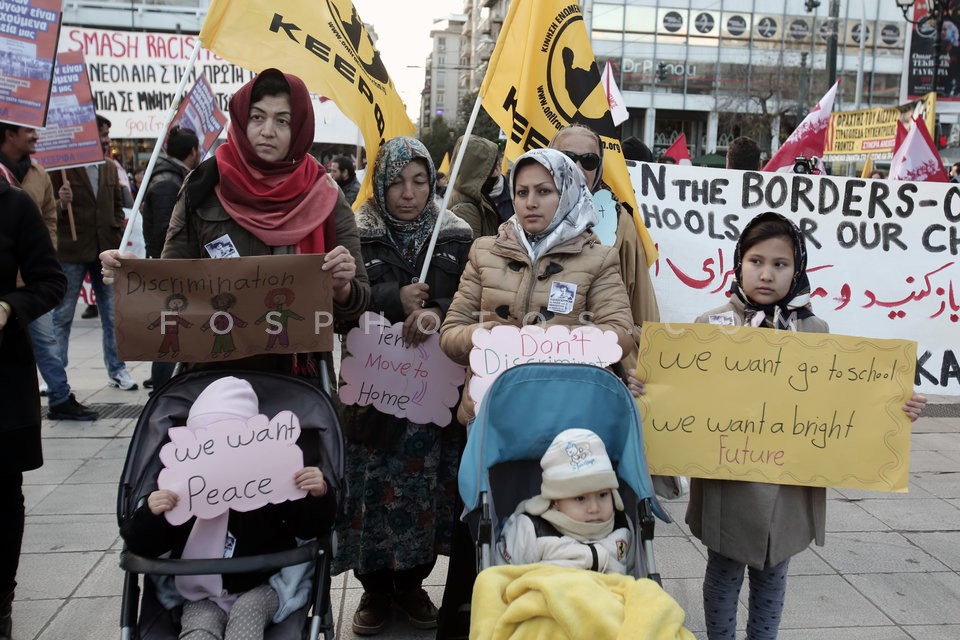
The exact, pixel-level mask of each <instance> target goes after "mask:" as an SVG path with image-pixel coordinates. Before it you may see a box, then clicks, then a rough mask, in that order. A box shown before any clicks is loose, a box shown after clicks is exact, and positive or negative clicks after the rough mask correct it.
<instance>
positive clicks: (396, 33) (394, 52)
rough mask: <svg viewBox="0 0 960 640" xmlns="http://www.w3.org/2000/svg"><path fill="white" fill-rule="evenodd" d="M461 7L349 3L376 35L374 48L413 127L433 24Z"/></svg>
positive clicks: (389, 0) (388, 0) (457, 2)
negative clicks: (401, 100)
mask: <svg viewBox="0 0 960 640" xmlns="http://www.w3.org/2000/svg"><path fill="white" fill-rule="evenodd" d="M463 4H464V2H463V0H439V1H433V2H409V1H403V0H353V6H354V7H356V9H357V13H358V14H360V19H361V20H363V21H364V22H366V23H368V24H372V25H373V26H374V29H375V30H376V32H377V38H378V39H377V49H379V50H380V56H381V58H382V59H383V63H384V65H386V67H387V71H388V72H389V73H390V77H391V78H392V79H393V82H394V84H395V85H396V87H397V91H398V92H399V93H400V97H401V98H402V99H403V102H404V104H406V105H407V113H408V114H409V115H410V119H411V120H413V122H414V124H416V122H417V120H418V115H419V113H420V92H421V91H422V90H423V73H424V70H423V63H424V60H426V57H427V55H428V54H429V53H430V50H431V47H432V42H431V40H430V30H431V29H432V28H433V22H434V20H438V19H440V20H442V19H444V18H446V17H447V16H449V15H450V14H457V13H461V12H462V11H463Z"/></svg>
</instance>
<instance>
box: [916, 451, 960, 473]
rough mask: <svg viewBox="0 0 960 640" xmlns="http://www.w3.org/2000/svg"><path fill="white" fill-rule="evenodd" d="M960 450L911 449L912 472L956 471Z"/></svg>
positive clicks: (959, 459)
mask: <svg viewBox="0 0 960 640" xmlns="http://www.w3.org/2000/svg"><path fill="white" fill-rule="evenodd" d="M958 462H960V451H916V450H914V451H911V452H910V472H911V473H918V472H922V471H956V470H957V469H958Z"/></svg>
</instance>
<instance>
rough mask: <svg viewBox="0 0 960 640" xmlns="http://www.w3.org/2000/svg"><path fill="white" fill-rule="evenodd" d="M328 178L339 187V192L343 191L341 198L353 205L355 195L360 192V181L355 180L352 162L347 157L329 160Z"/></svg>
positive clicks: (354, 168) (355, 170)
mask: <svg viewBox="0 0 960 640" xmlns="http://www.w3.org/2000/svg"><path fill="white" fill-rule="evenodd" d="M330 177H331V178H333V179H334V180H335V181H336V183H337V184H338V185H340V190H341V191H343V197H345V198H346V199H347V202H349V203H350V204H351V205H353V202H354V200H356V199H357V194H358V193H359V192H360V181H359V180H357V168H356V167H355V166H354V164H353V160H351V159H350V158H348V157H347V156H337V157H336V158H334V159H333V160H331V161H330Z"/></svg>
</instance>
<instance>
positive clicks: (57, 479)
mask: <svg viewBox="0 0 960 640" xmlns="http://www.w3.org/2000/svg"><path fill="white" fill-rule="evenodd" d="M83 464H84V461H83V460H82V459H77V458H72V459H69V460H57V459H54V460H50V459H47V460H44V461H43V466H42V467H40V468H39V469H34V470H33V471H27V472H26V473H24V474H23V484H24V485H31V484H61V483H63V482H64V481H65V480H66V479H67V478H69V477H70V475H71V474H72V473H73V472H74V471H76V470H77V469H79V468H80V467H81V466H83Z"/></svg>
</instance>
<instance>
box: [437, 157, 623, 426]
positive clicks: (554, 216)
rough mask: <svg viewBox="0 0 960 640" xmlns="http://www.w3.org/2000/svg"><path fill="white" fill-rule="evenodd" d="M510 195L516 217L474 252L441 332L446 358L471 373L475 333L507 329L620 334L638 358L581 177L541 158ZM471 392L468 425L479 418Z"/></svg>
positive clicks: (519, 170)
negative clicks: (499, 327)
mask: <svg viewBox="0 0 960 640" xmlns="http://www.w3.org/2000/svg"><path fill="white" fill-rule="evenodd" d="M510 191H511V196H512V198H513V204H514V209H515V211H516V214H515V215H514V216H513V217H512V218H510V219H509V220H507V221H506V222H504V223H503V224H502V225H500V229H499V231H498V233H497V235H496V236H487V237H483V238H479V239H477V240H476V241H474V243H473V246H472V248H471V249H470V257H469V260H468V262H467V267H466V269H465V270H464V272H463V277H462V278H461V279H460V289H459V290H458V291H457V295H456V296H455V297H454V299H453V303H452V304H451V305H450V309H449V310H448V311H447V316H446V319H445V320H444V322H443V326H442V327H441V328H440V346H441V348H442V349H443V351H444V352H445V353H446V354H447V356H449V357H450V358H451V359H453V360H455V361H456V362H458V363H461V364H464V365H467V364H469V359H470V351H471V349H472V348H473V343H472V340H471V336H472V335H473V332H474V330H476V329H478V328H485V329H489V328H491V327H494V326H496V325H500V324H510V325H514V326H517V327H520V326H524V325H530V324H539V325H540V326H551V325H566V326H570V327H571V328H572V327H575V326H581V325H586V324H592V325H596V326H597V327H598V328H599V329H601V330H609V331H613V332H614V333H616V334H617V339H618V342H619V344H620V347H621V348H622V349H623V351H624V353H632V352H634V351H636V349H637V343H636V340H635V339H634V335H633V316H632V314H631V312H630V301H629V300H628V298H627V292H626V289H625V288H624V286H623V280H622V279H621V277H620V267H619V264H620V263H619V258H618V256H617V251H616V249H614V248H613V247H605V246H603V245H602V244H600V241H599V240H598V239H597V236H596V235H595V234H594V233H593V231H592V227H593V226H594V225H595V224H596V223H597V212H596V209H594V206H593V199H592V197H591V195H590V190H589V188H588V187H587V184H586V181H585V179H584V177H583V173H582V172H581V171H580V169H578V168H577V166H576V165H575V164H574V163H573V161H571V160H570V159H569V158H568V157H567V156H565V155H564V154H563V153H561V152H559V151H556V150H554V149H535V150H533V151H529V152H527V153H525V154H523V155H522V156H520V158H518V159H517V162H516V164H515V165H514V170H513V174H512V178H511V183H510ZM468 387H469V385H465V386H464V393H463V400H462V402H461V403H460V409H459V411H458V414H457V417H458V419H459V420H460V421H461V423H463V424H466V423H467V422H468V421H470V420H471V419H472V418H473V413H474V407H473V400H471V398H470V396H469V394H468V392H467V388H468Z"/></svg>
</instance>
